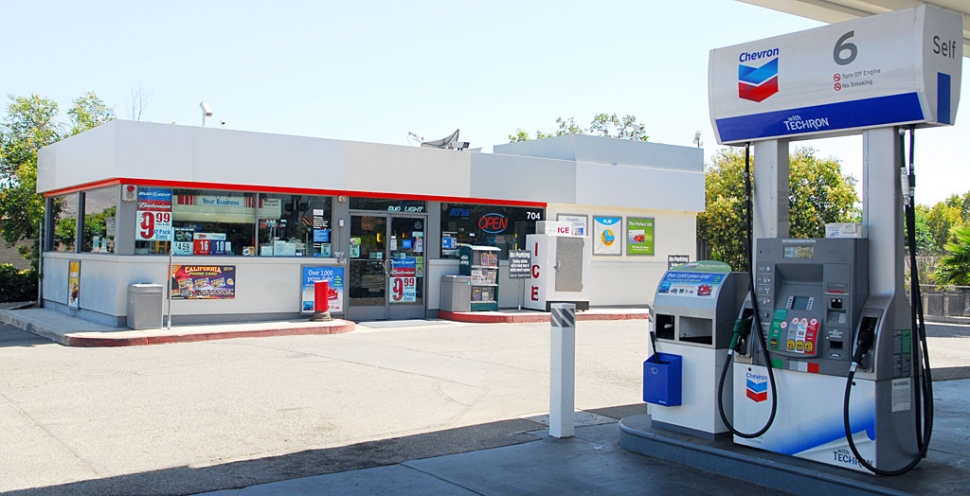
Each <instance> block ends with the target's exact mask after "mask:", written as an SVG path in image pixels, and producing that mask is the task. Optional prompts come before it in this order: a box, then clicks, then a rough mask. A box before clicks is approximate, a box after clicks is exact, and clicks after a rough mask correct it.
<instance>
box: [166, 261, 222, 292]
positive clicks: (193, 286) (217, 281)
mask: <svg viewBox="0 0 970 496" xmlns="http://www.w3.org/2000/svg"><path fill="white" fill-rule="evenodd" d="M235 297H236V266H235V265H173V266H172V299H173V300H231V299H233V298H235Z"/></svg>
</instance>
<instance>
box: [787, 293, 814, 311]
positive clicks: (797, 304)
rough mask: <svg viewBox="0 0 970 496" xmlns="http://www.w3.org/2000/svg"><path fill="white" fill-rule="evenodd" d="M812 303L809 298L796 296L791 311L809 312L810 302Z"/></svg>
mask: <svg viewBox="0 0 970 496" xmlns="http://www.w3.org/2000/svg"><path fill="white" fill-rule="evenodd" d="M809 301H810V299H809V297H808V296H796V297H794V298H792V302H791V309H792V310H808V302H809Z"/></svg>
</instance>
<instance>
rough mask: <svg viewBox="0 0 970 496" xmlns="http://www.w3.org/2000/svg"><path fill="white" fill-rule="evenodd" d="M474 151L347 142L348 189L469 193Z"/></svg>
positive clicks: (428, 193) (461, 195) (418, 192)
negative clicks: (472, 152)
mask: <svg viewBox="0 0 970 496" xmlns="http://www.w3.org/2000/svg"><path fill="white" fill-rule="evenodd" d="M471 155H472V154H471V152H458V151H454V150H438V149H432V148H419V147H406V146H391V145H378V144H373V143H356V142H347V162H346V174H347V182H346V184H347V189H348V190H351V191H375V192H389V193H404V194H411V195H430V196H456V197H468V196H469V184H470V182H471Z"/></svg>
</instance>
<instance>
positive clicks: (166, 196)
mask: <svg viewBox="0 0 970 496" xmlns="http://www.w3.org/2000/svg"><path fill="white" fill-rule="evenodd" d="M135 220H136V222H135V240H136V241H171V240H172V190H170V189H163V188H138V200H137V205H136V210H135Z"/></svg>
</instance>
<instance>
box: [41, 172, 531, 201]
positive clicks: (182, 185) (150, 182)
mask: <svg viewBox="0 0 970 496" xmlns="http://www.w3.org/2000/svg"><path fill="white" fill-rule="evenodd" d="M129 183H130V184H136V185H138V186H154V187H162V188H173V189H174V188H178V189H217V190H222V191H244V192H257V191H258V192H260V193H282V194H288V195H321V196H357V197H364V198H382V199H385V200H418V201H437V202H448V203H479V204H488V205H502V206H508V207H533V208H546V206H547V205H548V204H547V203H546V202H533V201H518V200H496V199H490V198H466V197H460V196H436V195H409V194H403V193H385V192H378V191H350V190H337V189H315V188H292V187H281V186H262V185H252V184H225V183H199V182H190V181H163V180H156V179H130V178H115V179H105V180H103V181H97V182H92V183H86V184H82V185H78V186H72V187H70V188H64V189H57V190H51V191H46V192H44V197H45V198H50V197H52V196H59V195H66V194H69V193H77V192H78V191H86V190H91V189H96V188H103V187H105V186H114V185H118V184H129Z"/></svg>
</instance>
